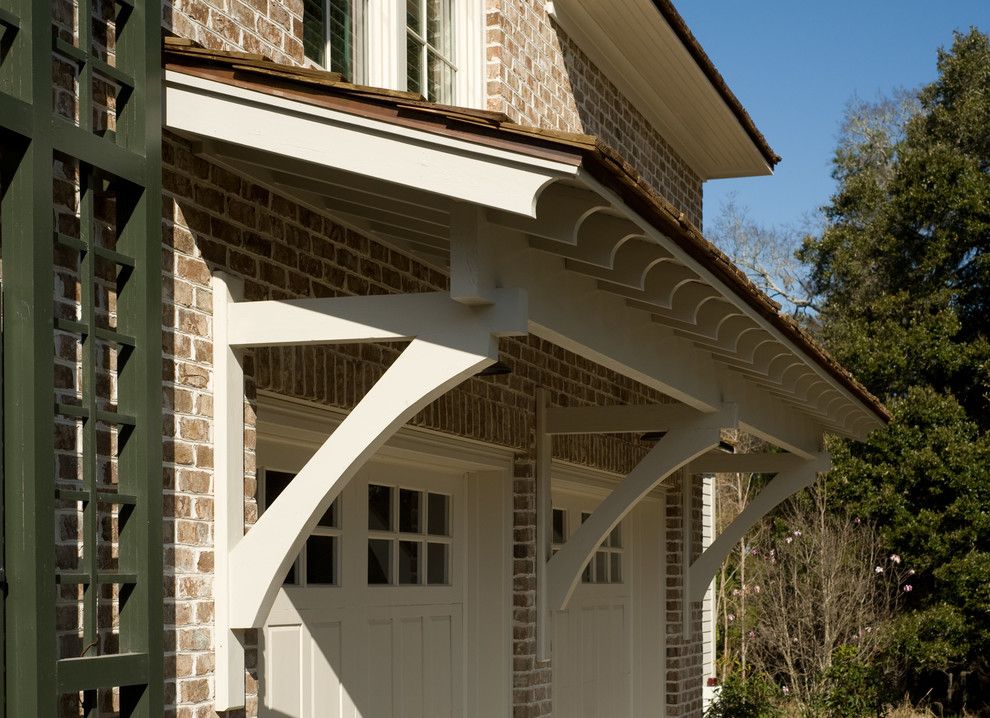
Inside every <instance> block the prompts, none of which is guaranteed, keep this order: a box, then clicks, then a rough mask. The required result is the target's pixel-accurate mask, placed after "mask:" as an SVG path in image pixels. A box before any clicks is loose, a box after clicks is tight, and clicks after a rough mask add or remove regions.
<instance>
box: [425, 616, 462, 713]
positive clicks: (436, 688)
mask: <svg viewBox="0 0 990 718" xmlns="http://www.w3.org/2000/svg"><path fill="white" fill-rule="evenodd" d="M457 613H458V615H456V616H454V615H440V616H430V617H428V618H427V619H426V629H427V630H426V655H427V656H430V657H431V660H430V672H429V679H428V680H427V681H426V682H425V683H424V685H425V687H426V715H428V716H436V718H450V717H451V716H452V715H453V714H454V713H453V709H454V703H455V696H454V686H455V684H456V683H455V680H454V670H455V668H454V667H455V666H456V665H459V664H460V660H459V659H456V660H455V656H459V653H460V633H461V632H460V622H461V620H460V615H459V613H460V612H459V611H458V612H457Z"/></svg>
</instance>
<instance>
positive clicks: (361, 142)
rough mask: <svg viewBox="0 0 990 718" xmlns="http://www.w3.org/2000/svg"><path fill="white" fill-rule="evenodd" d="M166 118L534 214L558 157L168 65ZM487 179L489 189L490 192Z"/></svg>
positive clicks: (192, 130)
mask: <svg viewBox="0 0 990 718" xmlns="http://www.w3.org/2000/svg"><path fill="white" fill-rule="evenodd" d="M165 74H166V88H165V125H166V127H168V128H169V129H172V130H176V131H179V132H184V133H189V134H191V135H194V136H196V137H204V138H216V139H218V140H221V141H224V142H230V143H233V144H235V145H239V146H240V147H242V148H245V149H244V151H245V152H251V151H252V150H254V149H258V150H262V151H265V152H272V153H275V154H279V155H284V156H286V157H290V158H293V159H298V160H306V161H311V162H317V163H319V164H322V165H325V166H327V167H332V168H335V169H338V170H342V171H345V172H352V173H355V174H358V175H364V176H368V177H376V178H380V179H382V180H385V181H388V182H394V183H396V184H400V185H407V186H410V187H419V188H421V189H424V190H427V191H429V192H432V193H435V194H440V195H443V196H446V197H450V198H452V199H457V200H463V201H466V202H474V203H477V204H479V205H481V206H483V207H492V208H495V209H499V210H504V211H507V212H514V213H517V214H521V215H525V216H530V217H532V216H535V211H536V198H537V197H538V195H539V194H540V192H541V190H542V189H543V188H544V187H545V186H546V185H547V184H548V183H550V182H552V181H553V180H555V179H557V178H561V177H570V176H573V175H574V174H575V173H576V171H577V168H576V167H575V166H574V165H572V164H568V163H565V162H561V161H554V160H548V159H543V158H539V157H535V156H530V155H524V154H522V153H520V152H512V151H510V150H505V149H501V148H495V147H489V146H487V145H483V144H479V143H477V142H469V141H467V140H462V139H458V138H455V137H450V136H447V137H443V138H442V142H440V141H438V140H439V136H438V135H437V134H436V133H431V132H428V131H424V130H420V129H413V128H410V127H405V126H401V125H398V124H396V123H390V122H385V121H382V120H377V119H370V118H367V117H362V116H359V115H354V114H348V113H345V112H341V111H339V110H331V109H328V108H325V107H318V106H316V105H313V104H308V103H305V102H301V101H298V100H291V99H288V98H285V97H277V96H274V95H270V94H268V93H263V92H257V91H253V90H248V89H244V88H240V87H234V86H231V85H228V84H225V83H221V82H216V81H213V80H206V79H202V78H198V77H193V76H191V75H185V74H182V73H180V72H175V71H168V72H166V73H165ZM493 188H497V189H496V191H493Z"/></svg>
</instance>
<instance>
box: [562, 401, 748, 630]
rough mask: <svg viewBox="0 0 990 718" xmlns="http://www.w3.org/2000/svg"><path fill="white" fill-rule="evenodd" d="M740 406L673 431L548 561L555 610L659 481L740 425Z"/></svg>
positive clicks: (730, 407)
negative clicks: (604, 543) (608, 538)
mask: <svg viewBox="0 0 990 718" xmlns="http://www.w3.org/2000/svg"><path fill="white" fill-rule="evenodd" d="M737 421H738V419H737V412H736V407H735V406H732V405H728V406H723V407H721V409H720V410H719V411H718V412H716V413H714V414H707V415H699V416H697V417H696V418H695V419H694V420H693V421H689V422H686V423H684V424H682V425H680V426H679V427H677V428H675V429H672V430H671V431H669V432H668V433H667V435H666V436H664V437H663V438H662V439H661V440H660V441H658V442H657V444H656V446H654V447H653V449H651V450H650V452H649V453H648V454H647V455H646V456H645V457H644V458H643V460H642V461H640V462H639V464H637V465H636V468H634V469H633V470H632V471H631V472H630V473H629V475H628V476H626V478H624V479H623V480H622V482H621V483H620V484H619V485H618V486H617V487H616V488H615V489H614V490H613V491H612V493H611V494H609V495H608V496H607V497H606V498H605V500H604V501H602V503H601V504H599V506H598V508H597V509H595V510H594V512H592V514H591V516H589V517H588V519H587V520H586V521H585V522H584V523H582V524H581V527H580V528H579V529H578V530H577V531H576V532H575V533H574V535H572V536H571V537H570V538H569V539H568V540H567V543H565V544H564V545H563V546H562V547H561V549H560V550H559V551H558V552H557V553H556V554H555V555H554V556H553V557H552V558H551V559H550V561H549V563H548V564H547V592H548V595H547V600H548V606H549V608H550V609H551V610H556V611H562V610H564V609H565V608H567V602H568V601H569V600H570V597H571V594H572V593H573V592H574V587H575V586H576V585H577V582H578V581H579V580H580V578H581V571H583V570H584V566H585V564H586V563H587V562H588V561H589V560H590V559H591V557H592V555H593V554H594V552H595V550H596V549H597V548H598V546H599V545H601V542H602V541H604V540H605V537H606V536H608V534H609V533H610V532H611V531H612V529H614V528H615V526H616V525H617V524H618V523H619V522H620V521H622V519H623V518H624V517H625V516H626V514H628V513H629V512H630V511H631V510H632V509H633V507H634V506H635V505H636V504H637V503H638V502H639V501H640V500H641V499H642V498H643V497H644V496H646V495H647V494H648V493H650V492H651V491H652V490H653V489H654V488H655V487H656V486H657V485H658V484H660V482H662V481H663V480H664V479H665V478H667V477H668V476H670V475H671V474H673V473H674V472H675V471H677V470H678V469H680V468H681V467H683V466H685V465H687V464H689V463H691V462H692V461H693V460H694V459H696V458H698V457H699V456H701V455H702V454H705V453H707V452H708V451H710V450H711V449H713V448H715V447H716V446H718V442H719V438H720V433H721V430H722V429H723V428H725V427H734V426H736V425H737Z"/></svg>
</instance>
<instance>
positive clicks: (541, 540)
mask: <svg viewBox="0 0 990 718" xmlns="http://www.w3.org/2000/svg"><path fill="white" fill-rule="evenodd" d="M549 404H550V398H549V396H548V395H547V390H546V389H543V388H540V389H537V390H536V660H538V661H546V660H549V659H550V630H551V628H552V622H551V615H550V609H549V604H548V595H547V562H548V561H549V560H550V555H551V551H552V547H553V536H552V534H551V530H552V529H551V522H552V520H553V499H552V498H551V479H550V471H551V465H552V458H553V457H552V451H553V448H552V439H553V437H552V436H551V435H550V434H549V433H547V413H548V410H549Z"/></svg>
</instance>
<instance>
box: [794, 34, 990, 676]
mask: <svg viewBox="0 0 990 718" xmlns="http://www.w3.org/2000/svg"><path fill="white" fill-rule="evenodd" d="M858 109H859V110H860V111H862V112H861V115H863V116H862V117H859V118H857V117H856V116H855V115H854V114H853V113H850V116H849V118H848V121H847V123H846V126H845V128H844V133H843V137H842V139H841V141H840V143H839V148H838V150H837V152H836V155H835V159H834V173H833V174H834V177H835V179H836V182H837V184H838V189H837V192H836V193H835V195H834V196H833V197H832V199H831V202H830V203H829V204H828V206H827V207H826V208H825V217H826V228H825V230H824V231H823V232H822V233H821V234H820V236H817V237H813V238H809V239H807V240H806V241H805V243H804V245H803V247H802V249H801V251H800V257H801V259H802V260H803V261H805V262H807V263H808V265H809V267H810V270H811V272H810V278H811V287H812V289H813V292H814V294H815V296H816V304H817V306H818V307H819V308H820V313H819V318H820V321H821V327H822V332H823V336H824V339H825V342H826V344H827V346H828V347H829V349H830V350H831V351H832V352H833V353H834V354H835V355H836V357H837V358H838V359H839V360H840V361H841V362H843V363H844V364H845V365H846V366H847V367H848V368H849V369H851V370H852V371H853V373H854V374H856V375H857V377H858V378H860V379H861V380H862V381H863V382H864V383H865V384H866V385H867V387H868V388H870V389H871V390H872V391H873V392H874V393H876V394H878V395H879V396H881V397H883V398H884V399H885V400H886V401H887V402H888V404H889V406H890V407H891V409H892V410H893V413H894V419H893V421H892V423H891V425H890V426H889V427H888V428H886V429H885V430H881V431H877V432H875V433H874V435H873V436H872V437H871V438H870V440H869V441H867V442H866V443H865V444H846V443H843V442H835V445H834V446H833V453H834V457H835V460H834V469H833V474H834V475H835V477H836V478H837V481H836V488H837V494H838V498H839V499H840V502H839V503H840V504H841V507H842V509H843V510H848V511H851V512H853V513H854V514H857V515H859V516H861V517H862V518H863V520H869V521H871V522H872V521H876V522H877V524H878V526H879V528H880V531H881V537H882V539H883V540H884V541H885V543H886V544H887V545H888V546H889V547H890V549H891V550H892V551H893V552H896V553H897V554H898V555H901V556H903V558H904V560H905V561H907V562H909V563H910V564H911V565H912V566H914V567H916V569H917V570H918V572H919V574H918V576H917V580H916V581H915V583H914V590H913V591H912V593H911V595H910V600H909V607H910V609H911V611H910V613H908V614H906V615H905V616H904V618H903V621H904V622H905V625H907V624H908V623H910V622H914V623H913V625H914V635H913V637H912V638H911V641H913V643H912V644H911V646H908V645H907V643H905V650H911V651H913V652H914V653H913V655H914V656H915V657H916V659H917V662H916V664H915V665H914V666H908V668H909V669H912V670H914V671H915V673H918V674H922V675H921V676H920V677H921V678H922V679H925V680H929V681H930V680H931V678H932V674H931V673H927V672H926V671H928V670H942V671H959V670H962V669H963V668H965V669H967V670H976V671H982V672H983V673H984V674H986V673H987V672H988V671H990V666H988V662H987V661H988V659H987V656H990V638H988V637H990V516H988V507H990V439H988V434H987V431H988V430H990V342H988V322H990V319H988V317H990V314H988V312H990V40H988V38H987V36H986V35H984V34H982V33H980V32H979V31H977V30H976V29H972V30H970V31H969V32H968V33H965V34H962V33H957V34H956V35H955V38H954V42H953V44H952V47H951V48H950V49H949V50H942V51H940V52H939V54H938V77H937V79H936V80H935V81H934V82H933V83H931V84H930V85H928V86H926V87H925V88H923V89H922V90H921V92H920V93H918V95H917V104H916V105H915V107H914V109H911V106H910V103H909V104H908V105H906V106H905V105H903V104H902V105H901V106H900V107H899V108H898V106H897V104H896V103H888V104H885V105H882V106H881V110H882V111H874V112H872V113H871V112H870V111H869V108H865V111H863V110H864V108H863V107H862V106H860V107H859V108H858ZM905 115H906V119H905ZM910 635H911V633H910V631H907V632H905V633H904V636H905V637H907V636H910ZM947 635H951V636H952V642H951V643H952V645H948V644H947V643H946V641H945V636H947ZM914 678H915V680H914V685H915V686H916V687H919V688H922V689H924V688H925V687H926V684H925V682H924V680H921V681H920V682H919V680H918V679H919V676H917V675H916V676H915V677H914ZM929 685H930V686H932V687H935V686H934V684H931V683H930V684H929ZM936 688H937V687H936Z"/></svg>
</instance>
